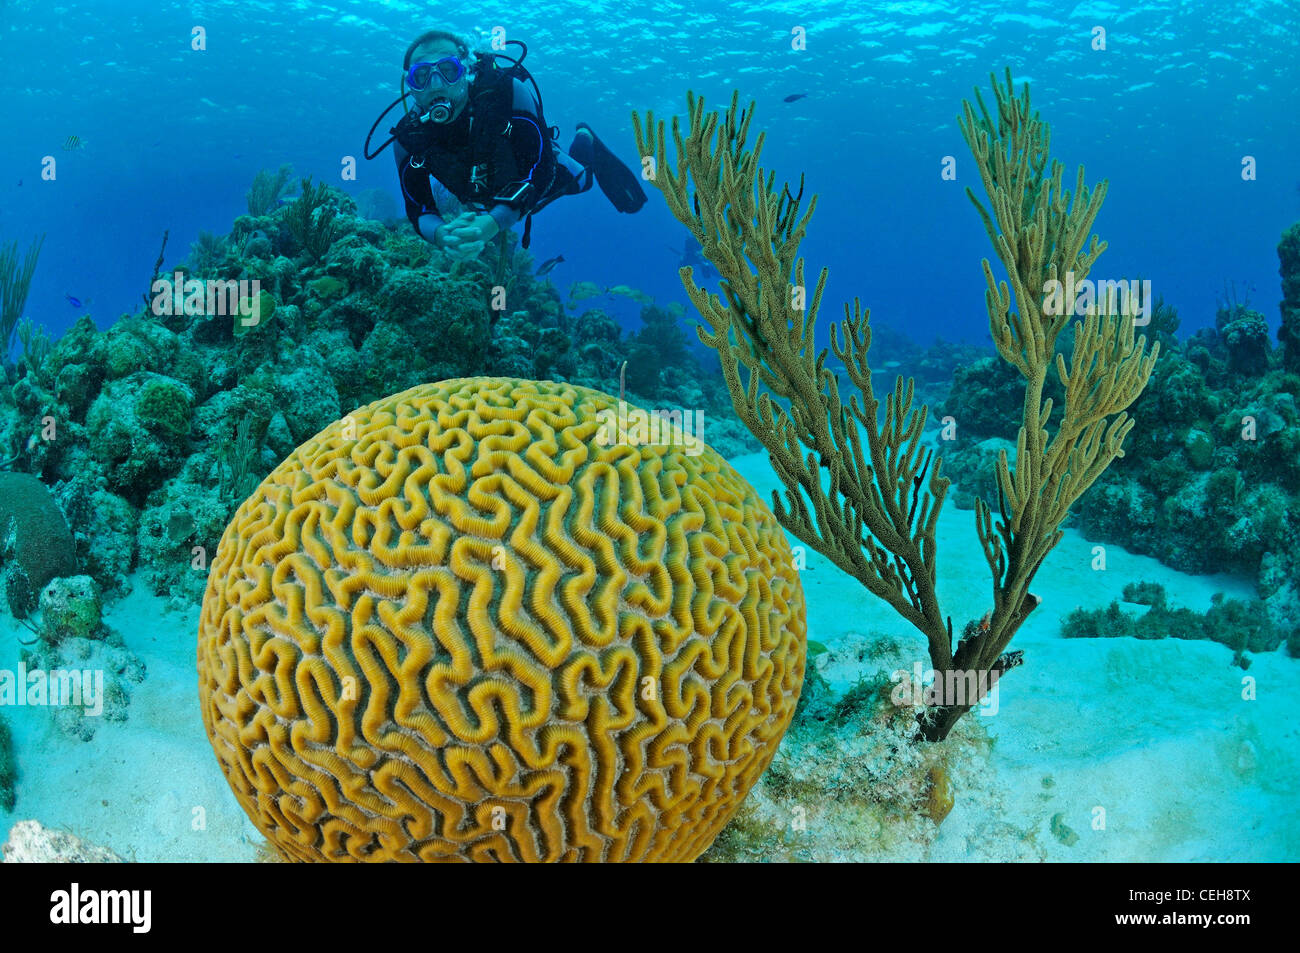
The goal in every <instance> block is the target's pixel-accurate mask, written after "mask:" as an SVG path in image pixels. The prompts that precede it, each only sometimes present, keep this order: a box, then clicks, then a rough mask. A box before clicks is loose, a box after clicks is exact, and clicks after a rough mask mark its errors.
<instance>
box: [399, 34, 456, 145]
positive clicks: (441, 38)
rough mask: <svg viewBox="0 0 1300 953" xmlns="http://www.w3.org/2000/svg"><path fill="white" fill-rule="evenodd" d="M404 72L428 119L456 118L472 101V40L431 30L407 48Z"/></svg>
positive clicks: (444, 119) (439, 121) (408, 85)
mask: <svg viewBox="0 0 1300 953" xmlns="http://www.w3.org/2000/svg"><path fill="white" fill-rule="evenodd" d="M402 74H403V76H404V78H405V80H406V85H407V87H408V88H409V89H410V90H411V95H412V96H414V97H415V102H416V105H417V106H418V107H419V113H420V118H421V119H424V120H425V121H428V122H435V123H448V122H453V121H455V120H456V119H457V118H458V117H459V116H460V114H461V113H462V112H463V111H464V109H465V104H466V103H468V102H469V84H470V80H471V78H472V75H471V74H472V70H471V66H470V47H469V43H468V42H467V41H465V40H463V39H461V38H460V37H458V36H456V34H454V33H448V32H446V31H445V30H430V31H429V32H428V33H422V34H421V35H420V36H418V37H416V39H415V42H414V43H412V44H411V45H410V46H408V47H407V48H406V58H405V59H404V60H403V61H402Z"/></svg>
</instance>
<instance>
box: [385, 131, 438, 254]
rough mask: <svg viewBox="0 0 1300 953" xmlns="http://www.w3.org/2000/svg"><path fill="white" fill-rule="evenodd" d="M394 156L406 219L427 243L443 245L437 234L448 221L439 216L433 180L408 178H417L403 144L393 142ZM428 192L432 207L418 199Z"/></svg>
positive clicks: (430, 178)
mask: <svg viewBox="0 0 1300 953" xmlns="http://www.w3.org/2000/svg"><path fill="white" fill-rule="evenodd" d="M393 155H394V157H395V158H396V159H397V179H398V182H399V183H400V184H401V186H402V201H403V202H405V203H406V217H407V219H409V220H410V222H411V225H412V226H414V228H415V234H417V235H419V236H420V237H421V238H423V239H424V240H425V241H426V242H430V243H432V244H434V245H441V244H442V243H441V237H442V236H440V235H438V234H437V232H438V229H439V228H441V227H442V226H443V225H445V224H446V221H445V220H444V219H443V217H442V216H441V215H439V214H438V209H437V196H436V195H435V194H433V184H434V183H433V179H432V177H430V176H428V175H426V176H425V181H424V182H419V181H411V179H408V176H410V177H412V178H415V174H414V173H413V172H412V170H411V168H410V165H409V159H410V154H409V153H407V151H406V150H405V149H403V148H402V146H401V144H400V143H398V142H396V141H394V142H393ZM424 191H428V192H429V195H430V201H431V202H432V203H433V205H432V207H431V206H429V205H426V204H424V203H423V202H421V201H420V200H419V199H417V198H416V194H417V193H418V194H423V192H424Z"/></svg>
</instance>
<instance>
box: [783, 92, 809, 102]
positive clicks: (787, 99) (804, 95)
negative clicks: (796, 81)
mask: <svg viewBox="0 0 1300 953" xmlns="http://www.w3.org/2000/svg"><path fill="white" fill-rule="evenodd" d="M807 96H808V94H807V93H791V94H790V95H789V96H787V97H785V99H783V100H781V102H783V103H797V102H798V101H799V100H801V99H805V98H807Z"/></svg>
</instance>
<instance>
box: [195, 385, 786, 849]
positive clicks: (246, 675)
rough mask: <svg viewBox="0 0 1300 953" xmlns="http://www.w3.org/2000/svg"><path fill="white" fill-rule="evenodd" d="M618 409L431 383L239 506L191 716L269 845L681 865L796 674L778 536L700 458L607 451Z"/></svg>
mask: <svg viewBox="0 0 1300 953" xmlns="http://www.w3.org/2000/svg"><path fill="white" fill-rule="evenodd" d="M617 406H618V402H617V401H616V400H615V399H614V398H612V397H609V396H608V395H605V394H601V393H599V392H596V391H592V390H588V389H586V388H582V387H576V386H572V385H568V384H556V383H549V382H542V383H538V382H530V381H518V380H513V379H501V378H473V379H463V380H451V381H444V382H441V383H438V384H428V385H422V386H420V387H416V388H413V389H411V390H408V391H405V392H404V393H401V394H397V395H395V396H393V397H389V398H385V399H383V400H380V401H377V402H376V403H374V404H371V405H369V406H368V407H365V408H362V409H360V410H358V411H356V412H354V413H353V414H352V415H350V416H348V417H345V418H343V419H342V420H341V421H338V422H336V423H334V424H332V425H330V426H329V427H327V428H326V429H325V430H324V431H322V432H321V433H320V434H318V435H317V436H316V437H315V438H313V439H311V440H309V441H307V442H306V443H304V444H303V445H302V446H301V447H299V448H298V450H297V451H296V452H294V453H293V454H292V455H291V456H290V457H289V458H288V459H286V460H285V461H284V462H283V463H282V464H281V465H280V466H279V467H278V468H277V469H276V470H275V471H274V472H273V473H271V475H270V476H268V477H267V479H266V480H265V481H264V482H263V483H262V485H261V486H260V487H259V488H258V489H257V491H256V492H255V493H254V494H253V495H252V496H251V497H250V498H249V499H248V500H246V501H245V502H244V504H243V505H242V506H241V507H240V508H239V511H238V512H237V514H236V516H235V518H234V520H233V521H232V523H231V524H230V526H229V527H228V529H227V531H226V533H225V535H224V537H223V539H222V542H221V545H220V548H219V551H218V553H217V556H216V558H215V559H214V561H213V565H212V569H211V573H210V576H209V580H208V588H207V593H206V596H205V599H204V604H203V611H202V619H201V623H200V631H199V651H198V665H199V683H200V696H201V702H202V710H203V718H204V723H205V726H206V727H207V730H208V734H209V737H210V739H211V741H212V745H213V748H214V750H215V752H216V754H217V757H218V760H219V761H220V763H221V766H222V769H223V770H224V772H225V774H226V777H227V779H228V781H229V782H230V784H231V787H232V788H233V790H234V792H235V795H236V797H237V798H238V800H239V801H240V803H241V805H242V806H243V808H244V809H245V810H246V811H247V812H248V814H249V816H250V817H251V818H252V819H253V821H254V823H256V824H257V825H258V827H259V828H260V829H261V830H262V832H263V833H264V834H266V836H267V837H268V839H269V840H270V841H271V842H272V844H274V845H275V846H276V847H277V848H278V849H279V850H280V851H281V852H282V853H283V854H285V855H286V856H287V857H289V858H293V859H299V860H430V861H432V860H497V861H504V860H514V861H537V860H581V861H625V860H690V859H693V858H694V857H696V856H698V855H699V854H700V853H702V852H703V851H704V850H705V849H706V848H707V847H708V846H709V844H710V843H711V842H712V841H713V839H714V837H716V835H717V834H718V832H719V831H720V830H721V829H722V827H723V825H724V824H725V823H726V821H727V820H728V818H729V817H730V816H731V814H732V813H734V811H735V810H736V808H737V807H738V806H739V805H740V802H741V801H742V800H743V798H744V796H745V794H746V793H747V792H748V790H749V788H750V787H751V786H752V785H753V784H754V782H755V781H756V780H757V779H758V777H759V776H760V775H761V774H762V772H763V770H764V769H765V768H766V767H767V765H768V764H769V762H770V761H771V759H772V756H773V755H774V754H775V751H776V746H777V743H778V742H779V741H780V738H781V736H782V734H783V733H784V731H785V729H786V727H787V726H788V724H789V721H790V718H791V716H792V714H793V712H794V707H795V704H796V701H797V699H798V695H799V690H800V685H801V682H802V678H803V671H804V651H805V644H804V643H805V628H804V600H803V592H802V589H801V587H800V583H799V580H798V577H797V576H796V574H795V572H794V570H793V568H792V561H791V558H790V555H791V554H790V550H789V546H788V544H787V542H786V539H785V536H784V535H783V533H782V531H781V529H780V527H779V526H778V525H777V523H776V521H775V519H774V518H773V516H772V514H771V513H770V512H769V511H768V510H767V508H766V507H765V506H764V505H763V504H762V503H761V502H760V501H759V499H758V498H757V496H756V494H755V493H754V490H753V489H752V488H751V487H750V486H749V485H748V484H747V483H745V481H744V480H743V479H742V478H741V477H740V476H739V475H738V474H737V473H736V472H735V471H734V470H733V469H732V468H731V467H730V465H728V464H727V463H726V461H725V460H723V459H722V458H721V457H720V456H718V455H717V454H716V453H714V452H713V451H712V450H710V449H708V448H705V449H704V452H702V453H699V452H698V448H695V449H696V453H695V454H694V455H688V454H687V453H685V452H684V450H683V449H682V448H681V447H679V446H678V447H674V446H636V445H629V444H628V443H627V442H626V441H625V440H620V441H618V442H609V441H608V440H607V439H605V437H602V436H601V434H602V425H603V422H604V421H607V420H608V419H610V415H602V413H601V412H602V411H609V412H611V414H612V413H613V412H614V411H615V409H616V408H617ZM605 433H606V436H607V435H608V433H607V431H606V432H605Z"/></svg>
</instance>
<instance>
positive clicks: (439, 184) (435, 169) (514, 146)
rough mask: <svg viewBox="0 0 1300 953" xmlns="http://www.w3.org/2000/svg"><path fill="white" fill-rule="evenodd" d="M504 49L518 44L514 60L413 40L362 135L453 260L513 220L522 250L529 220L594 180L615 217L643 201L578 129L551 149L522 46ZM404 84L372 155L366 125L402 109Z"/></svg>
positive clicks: (435, 34)
mask: <svg viewBox="0 0 1300 953" xmlns="http://www.w3.org/2000/svg"><path fill="white" fill-rule="evenodd" d="M509 44H517V45H518V46H520V47H522V48H523V52H522V53H521V54H520V56H519V58H518V59H512V58H511V57H509V56H507V55H505V54H504V53H478V52H472V51H471V49H470V46H469V43H468V42H467V41H466V40H464V39H461V38H460V37H458V36H456V35H455V34H453V33H448V32H446V31H443V30H431V31H429V32H428V33H424V34H421V35H420V36H419V37H417V38H416V40H415V42H414V43H412V44H411V45H410V46H409V47H408V48H407V50H406V56H405V57H404V58H403V60H402V95H401V96H400V97H399V98H398V99H397V100H395V101H394V102H393V103H392V104H391V105H390V106H389V107H388V109H386V110H384V112H383V113H382V114H381V115H380V117H379V119H376V120H375V124H374V126H372V127H371V128H370V135H369V136H367V137H366V152H365V155H366V158H367V159H373V158H375V157H376V156H378V155H379V154H380V153H381V152H383V150H384V148H385V146H387V145H388V143H390V142H392V143H395V144H394V146H393V151H394V153H395V155H396V158H397V176H398V180H399V182H400V184H401V188H402V197H403V199H404V200H405V202H406V215H407V218H409V219H410V220H411V224H412V225H414V226H415V231H416V233H417V234H419V235H420V236H421V237H422V238H424V239H425V240H426V241H428V242H431V243H432V244H434V245H435V246H437V247H439V248H441V249H443V250H444V251H446V252H447V253H448V254H450V255H451V256H452V257H454V258H458V259H464V258H472V257H474V256H476V255H477V254H478V253H479V252H480V251H482V250H483V247H484V246H485V245H486V244H487V243H488V242H490V241H492V240H493V239H494V238H495V237H496V236H497V234H498V233H499V232H503V231H505V230H507V229H509V228H510V227H511V226H513V225H515V224H517V223H518V222H519V221H520V220H521V219H522V220H524V234H523V241H522V244H523V247H524V248H527V247H528V244H529V239H530V235H531V230H532V216H533V215H535V214H537V212H539V211H541V210H542V209H543V208H545V207H546V206H547V205H549V204H550V203H551V202H553V201H554V200H555V199H557V198H559V197H560V196H562V195H576V194H577V193H579V192H585V191H587V190H588V189H590V188H591V184H592V180H593V179H594V180H595V182H596V183H597V184H598V185H599V186H600V188H601V191H603V192H604V193H605V195H606V196H607V197H608V198H609V200H610V201H611V202H612V203H613V204H614V207H615V208H616V209H618V210H619V211H620V212H628V213H632V212H636V211H637V210H638V209H640V208H641V206H643V205H644V204H645V202H646V196H645V192H644V191H642V189H641V184H640V182H638V181H637V176H636V174H635V173H633V172H632V170H631V169H629V168H628V167H627V166H626V165H624V164H623V163H622V162H620V161H619V160H618V158H617V157H615V155H614V154H613V153H612V152H610V151H609V149H608V148H606V146H605V144H604V143H602V142H601V141H600V139H599V138H598V137H597V136H596V134H595V132H593V131H592V129H591V127H590V126H588V125H587V124H586V123H582V122H580V123H578V124H577V133H576V135H575V136H574V138H573V144H572V145H570V146H569V149H568V151H567V153H566V152H565V151H563V150H561V149H560V147H559V145H558V144H557V143H556V142H555V138H556V137H557V136H558V135H559V131H560V130H559V127H558V126H556V127H548V126H547V125H546V120H545V119H544V118H543V115H542V96H541V90H540V89H538V87H537V81H536V80H534V79H533V77H532V75H531V74H530V73H529V72H528V70H527V69H525V68H524V66H523V61H524V58H525V57H526V56H527V55H528V47H527V46H526V45H525V44H524V43H522V42H521V41H519V40H509V41H507V45H509ZM471 55H472V56H473V61H472V62H471ZM499 60H501V61H505V65H498V61H499ZM408 88H409V90H410V95H411V96H412V98H413V99H414V100H415V105H414V106H413V107H412V108H411V109H410V110H409V111H408V112H407V113H406V115H404V116H403V117H402V119H401V120H400V121H399V122H398V123H397V125H396V126H394V127H393V128H392V129H390V130H389V132H390V133H392V138H390V139H389V140H388V142H385V143H384V145H382V146H380V147H379V148H378V149H377V150H375V152H374V153H373V154H372V153H371V152H370V151H369V148H370V138H371V136H373V135H374V133H375V128H376V127H378V125H379V123H380V122H381V121H382V120H383V118H384V116H386V115H388V113H389V112H390V111H392V109H393V107H395V106H396V105H397V104H398V103H402V104H403V105H405V103H406V96H407V90H408Z"/></svg>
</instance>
